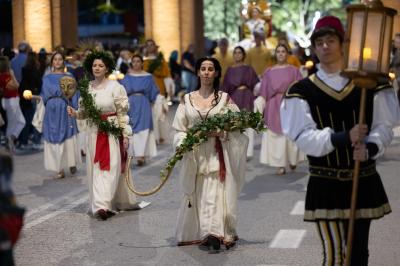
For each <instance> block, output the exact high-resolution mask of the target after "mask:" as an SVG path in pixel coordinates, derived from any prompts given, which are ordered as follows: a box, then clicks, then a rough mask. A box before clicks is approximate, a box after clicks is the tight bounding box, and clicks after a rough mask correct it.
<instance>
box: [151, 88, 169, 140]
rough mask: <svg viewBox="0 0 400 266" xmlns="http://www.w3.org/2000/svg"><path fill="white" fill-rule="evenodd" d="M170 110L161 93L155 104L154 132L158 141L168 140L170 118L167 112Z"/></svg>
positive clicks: (153, 111)
mask: <svg viewBox="0 0 400 266" xmlns="http://www.w3.org/2000/svg"><path fill="white" fill-rule="evenodd" d="M168 110H169V106H168V102H167V100H166V99H165V97H164V96H163V95H161V94H158V95H157V98H156V101H155V102H154V105H153V110H152V115H153V133H154V137H155V138H156V140H157V141H159V140H160V139H164V140H167V138H168V131H169V126H168V119H167V115H166V113H167V112H168Z"/></svg>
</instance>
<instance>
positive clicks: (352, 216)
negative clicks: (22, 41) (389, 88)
mask: <svg viewBox="0 0 400 266" xmlns="http://www.w3.org/2000/svg"><path fill="white" fill-rule="evenodd" d="M366 98H367V89H366V88H365V87H362V88H361V100H360V112H359V115H358V125H359V127H361V125H362V124H364V120H365V105H366ZM361 141H362V140H361ZM359 174H360V161H358V160H357V161H355V162H354V172H353V187H352V191H351V207H350V217H349V227H348V230H347V249H346V266H350V265H351V251H352V247H353V235H354V223H355V220H356V208H357V193H358V179H359Z"/></svg>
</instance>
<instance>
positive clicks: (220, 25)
mask: <svg viewBox="0 0 400 266" xmlns="http://www.w3.org/2000/svg"><path fill="white" fill-rule="evenodd" d="M239 25H240V1H238V0H219V1H214V0H204V35H205V36H206V37H208V38H210V39H214V40H215V39H220V38H222V37H227V38H228V39H229V40H230V41H232V42H237V41H239Z"/></svg>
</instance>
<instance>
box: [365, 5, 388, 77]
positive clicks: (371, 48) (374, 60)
mask: <svg viewBox="0 0 400 266" xmlns="http://www.w3.org/2000/svg"><path fill="white" fill-rule="evenodd" d="M382 23H383V14H382V13H378V12H368V20H367V31H366V35H365V44H364V48H363V67H362V69H363V70H364V71H370V72H378V71H379V70H378V59H379V54H380V53H381V52H382V51H381V48H382V47H380V45H381V40H380V36H381V29H382Z"/></svg>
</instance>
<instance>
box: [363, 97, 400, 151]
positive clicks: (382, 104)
mask: <svg viewBox="0 0 400 266" xmlns="http://www.w3.org/2000/svg"><path fill="white" fill-rule="evenodd" d="M399 124H400V108H399V102H398V99H397V97H396V93H395V92H394V90H393V89H384V90H381V91H378V92H377V93H376V94H375V96H374V113H373V117H372V125H371V131H370V132H369V134H368V136H367V139H366V141H367V142H373V143H375V144H376V145H377V146H378V148H379V150H378V153H377V154H376V155H375V156H374V157H373V158H372V159H376V158H378V157H380V156H382V155H383V153H384V152H385V149H386V147H388V146H389V145H390V142H391V141H392V139H393V127H394V126H396V125H399Z"/></svg>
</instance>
